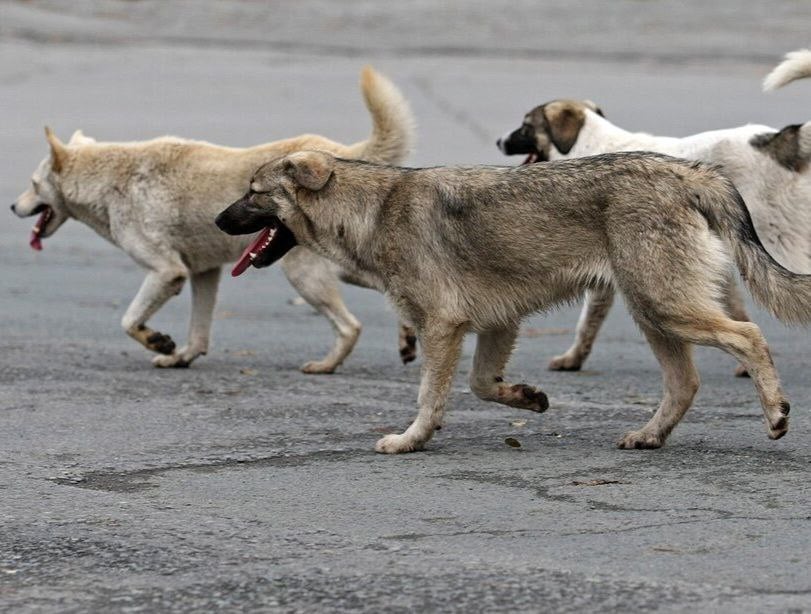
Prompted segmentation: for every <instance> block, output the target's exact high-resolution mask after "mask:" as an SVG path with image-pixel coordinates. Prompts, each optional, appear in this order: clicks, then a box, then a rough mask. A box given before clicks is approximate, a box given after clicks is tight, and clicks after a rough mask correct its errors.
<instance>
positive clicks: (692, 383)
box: [617, 326, 700, 449]
mask: <svg viewBox="0 0 811 614" xmlns="http://www.w3.org/2000/svg"><path fill="white" fill-rule="evenodd" d="M642 331H643V332H644V333H645V336H646V337H647V339H648V343H650V346H651V349H652V350H653V353H654V354H655V355H656V358H657V359H658V361H659V364H660V365H661V367H662V382H663V384H664V394H663V396H662V402H661V404H660V405H659V409H658V410H656V413H655V414H654V416H653V418H651V420H650V421H649V422H648V423H647V424H646V425H645V426H643V427H642V428H641V429H640V430H638V431H631V432H629V433H626V434H625V435H624V436H623V437H622V439H620V441H619V443H618V444H617V445H618V446H619V447H620V448H624V449H632V448H659V447H661V446H662V445H664V443H665V439H667V436H668V435H669V434H670V432H671V431H672V430H673V428H674V427H675V426H676V425H677V424H678V423H679V421H680V420H681V419H682V416H684V413H685V412H686V411H687V410H688V409H689V408H690V405H691V404H692V402H693V398H694V397H695V395H696V392H698V386H699V381H700V380H699V377H698V371H697V370H696V367H695V364H694V363H693V355H692V354H693V351H692V346H691V345H690V344H689V343H687V342H685V341H683V340H681V339H678V338H676V337H666V336H664V335H662V334H661V333H659V332H657V331H655V330H653V329H652V328H649V327H647V326H642Z"/></svg>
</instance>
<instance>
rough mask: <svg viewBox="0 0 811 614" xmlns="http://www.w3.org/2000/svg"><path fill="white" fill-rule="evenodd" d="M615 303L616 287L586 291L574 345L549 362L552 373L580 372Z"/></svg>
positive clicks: (608, 286)
mask: <svg viewBox="0 0 811 614" xmlns="http://www.w3.org/2000/svg"><path fill="white" fill-rule="evenodd" d="M613 302H614V287H613V286H610V285H606V286H603V287H600V288H596V289H594V290H587V291H586V299H585V301H584V303H583V310H582V311H581V312H580V318H579V319H578V320H577V328H576V329H575V335H574V343H573V344H572V346H571V347H570V348H569V349H568V350H566V351H565V352H564V353H563V354H561V355H560V356H555V357H554V358H553V359H552V360H551V361H550V362H549V369H550V370H551V371H579V370H580V369H581V368H582V366H583V363H584V362H586V359H587V358H588V357H589V354H591V348H592V346H593V345H594V340H595V339H596V338H597V333H599V332H600V327H601V326H602V325H603V322H604V321H605V318H606V316H608V312H609V310H610V309H611V304H612V303H613Z"/></svg>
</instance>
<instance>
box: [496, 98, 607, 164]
mask: <svg viewBox="0 0 811 614" xmlns="http://www.w3.org/2000/svg"><path fill="white" fill-rule="evenodd" d="M589 113H596V114H597V115H599V116H600V117H604V116H603V112H602V111H601V110H600V108H599V107H598V106H597V105H596V104H594V103H593V102H591V101H590V100H582V101H581V100H553V101H552V102H547V103H546V104H542V105H540V106H538V107H535V108H534V109H532V111H530V112H529V113H527V114H526V115H525V116H524V122H523V123H522V124H521V127H520V128H518V129H517V130H513V131H512V132H510V133H509V134H507V135H505V136H503V137H502V138H500V139H498V141H496V145H497V146H498V148H499V149H500V150H501V152H502V153H503V154H505V155H507V156H513V155H516V154H523V155H526V156H527V159H526V161H525V164H531V163H533V162H545V161H547V160H554V159H556V158H561V157H564V156H565V155H566V154H568V153H569V151H571V149H572V147H574V144H575V143H576V142H577V137H578V136H579V135H580V130H581V129H582V128H583V124H585V123H586V119H587V118H588V114H589Z"/></svg>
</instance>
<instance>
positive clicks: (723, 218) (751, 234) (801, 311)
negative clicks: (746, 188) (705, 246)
mask: <svg viewBox="0 0 811 614" xmlns="http://www.w3.org/2000/svg"><path fill="white" fill-rule="evenodd" d="M719 179H720V178H719ZM714 186H715V187H713V188H710V189H701V190H697V191H696V192H697V194H696V196H697V198H695V199H694V200H693V206H694V207H695V208H696V209H697V210H698V211H699V212H700V213H701V214H702V215H703V216H704V217H705V218H706V219H707V223H708V224H709V226H710V228H711V229H712V230H713V231H714V232H716V233H717V234H718V235H720V236H721V238H723V239H725V240H726V241H727V243H728V244H729V245H730V246H732V249H733V254H734V257H735V264H736V265H737V266H738V270H739V271H740V273H741V277H742V278H743V280H744V282H745V283H746V286H747V287H748V288H749V291H750V292H751V293H752V296H753V297H754V299H755V300H756V301H757V302H758V303H759V304H760V305H762V306H763V307H765V308H766V309H768V310H769V311H770V312H771V313H773V314H774V315H775V316H776V317H777V318H778V319H780V320H782V321H783V322H790V323H802V324H805V323H808V322H811V275H800V274H798V273H793V272H791V271H789V270H788V269H786V268H785V267H783V266H782V265H781V264H780V263H779V262H777V261H776V260H775V259H774V258H772V256H771V254H769V252H767V251H766V248H765V247H764V246H763V243H761V241H760V238H759V237H758V235H757V231H756V230H755V226H754V224H753V223H752V217H751V216H750V215H749V210H748V209H747V208H746V203H744V201H743V198H742V197H741V195H740V194H739V193H738V190H736V189H735V187H734V186H733V185H732V183H731V182H729V181H727V180H726V179H720V184H718V183H716V184H714Z"/></svg>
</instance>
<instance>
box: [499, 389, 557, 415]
mask: <svg viewBox="0 0 811 614" xmlns="http://www.w3.org/2000/svg"><path fill="white" fill-rule="evenodd" d="M505 398H506V401H505V402H506V403H507V404H508V405H511V406H513V407H518V408H520V409H528V410H530V411H536V412H538V413H542V412H545V411H546V410H547V409H549V398H548V397H547V396H546V393H545V392H544V391H543V390H540V389H538V388H535V387H533V386H529V385H527V384H513V385H512V386H510V387H509V388H508V392H507V394H506V395H505Z"/></svg>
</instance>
